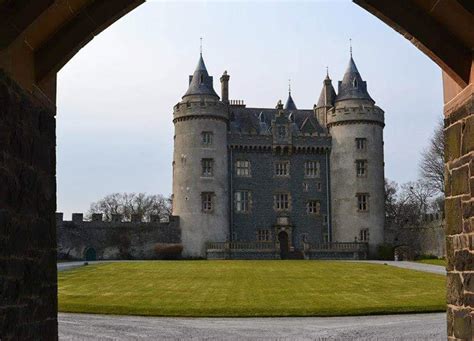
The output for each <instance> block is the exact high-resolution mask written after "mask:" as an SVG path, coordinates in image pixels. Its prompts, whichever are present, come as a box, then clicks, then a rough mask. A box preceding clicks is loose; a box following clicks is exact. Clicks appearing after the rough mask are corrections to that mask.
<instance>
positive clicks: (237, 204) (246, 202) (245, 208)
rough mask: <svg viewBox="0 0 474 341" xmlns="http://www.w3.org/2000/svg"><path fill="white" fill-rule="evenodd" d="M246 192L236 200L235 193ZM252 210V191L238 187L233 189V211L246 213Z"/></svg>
mask: <svg viewBox="0 0 474 341" xmlns="http://www.w3.org/2000/svg"><path fill="white" fill-rule="evenodd" d="M244 193H245V194H246V198H244V196H241V198H240V200H237V194H241V195H242V194H244ZM251 211H252V191H250V190H246V189H243V190H242V189H239V190H236V191H234V212H235V213H241V214H246V213H250V212H251Z"/></svg>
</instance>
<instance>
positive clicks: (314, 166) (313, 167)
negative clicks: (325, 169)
mask: <svg viewBox="0 0 474 341" xmlns="http://www.w3.org/2000/svg"><path fill="white" fill-rule="evenodd" d="M320 168H321V165H320V163H319V161H306V162H305V163H304V176H305V177H307V178H319V175H320Z"/></svg>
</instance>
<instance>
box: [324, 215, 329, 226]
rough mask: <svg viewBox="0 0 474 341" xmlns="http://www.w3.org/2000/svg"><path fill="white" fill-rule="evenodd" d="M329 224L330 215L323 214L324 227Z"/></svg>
mask: <svg viewBox="0 0 474 341" xmlns="http://www.w3.org/2000/svg"><path fill="white" fill-rule="evenodd" d="M328 223H329V219H328V215H327V214H323V225H327V224H328Z"/></svg>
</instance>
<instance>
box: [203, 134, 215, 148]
mask: <svg viewBox="0 0 474 341" xmlns="http://www.w3.org/2000/svg"><path fill="white" fill-rule="evenodd" d="M213 142H214V134H213V133H212V131H203V132H202V133H201V143H202V145H203V146H212V143H213Z"/></svg>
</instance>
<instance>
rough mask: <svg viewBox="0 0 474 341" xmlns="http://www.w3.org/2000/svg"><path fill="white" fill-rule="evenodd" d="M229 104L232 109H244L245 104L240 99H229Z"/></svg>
mask: <svg viewBox="0 0 474 341" xmlns="http://www.w3.org/2000/svg"><path fill="white" fill-rule="evenodd" d="M229 104H230V105H231V106H233V107H241V108H245V107H246V105H245V102H244V100H242V99H231V100H230V101H229Z"/></svg>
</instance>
